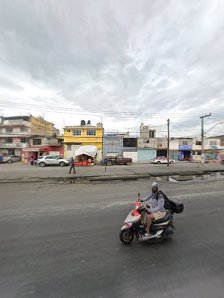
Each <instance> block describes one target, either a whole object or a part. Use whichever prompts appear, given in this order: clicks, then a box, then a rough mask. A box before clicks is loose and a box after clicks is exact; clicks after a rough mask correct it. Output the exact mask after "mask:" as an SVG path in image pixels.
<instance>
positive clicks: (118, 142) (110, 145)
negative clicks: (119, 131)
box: [103, 136, 123, 157]
mask: <svg viewBox="0 0 224 298" xmlns="http://www.w3.org/2000/svg"><path fill="white" fill-rule="evenodd" d="M122 151H123V138H122V137H119V136H105V137H104V138H103V156H104V157H105V156H108V155H113V156H114V155H119V154H122Z"/></svg>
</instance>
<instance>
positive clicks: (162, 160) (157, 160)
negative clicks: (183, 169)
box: [152, 156, 175, 164]
mask: <svg viewBox="0 0 224 298" xmlns="http://www.w3.org/2000/svg"><path fill="white" fill-rule="evenodd" d="M152 163H156V164H161V163H166V164H167V163H168V160H167V158H166V157H165V156H158V157H156V158H154V159H153V160H152ZM169 163H170V164H172V163H175V160H173V159H170V160H169Z"/></svg>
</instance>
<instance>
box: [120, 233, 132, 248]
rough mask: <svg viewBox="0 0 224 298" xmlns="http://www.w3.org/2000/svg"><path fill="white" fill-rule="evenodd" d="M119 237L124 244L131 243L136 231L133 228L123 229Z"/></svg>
mask: <svg viewBox="0 0 224 298" xmlns="http://www.w3.org/2000/svg"><path fill="white" fill-rule="evenodd" d="M119 238H120V240H121V242H122V243H123V244H125V245H126V244H130V243H131V242H132V241H133V239H134V232H133V231H132V230H131V229H124V230H121V231H120V234H119Z"/></svg>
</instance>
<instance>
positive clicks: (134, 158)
mask: <svg viewBox="0 0 224 298" xmlns="http://www.w3.org/2000/svg"><path fill="white" fill-rule="evenodd" d="M123 156H124V157H129V158H132V161H133V162H137V161H138V153H137V152H124V153H123Z"/></svg>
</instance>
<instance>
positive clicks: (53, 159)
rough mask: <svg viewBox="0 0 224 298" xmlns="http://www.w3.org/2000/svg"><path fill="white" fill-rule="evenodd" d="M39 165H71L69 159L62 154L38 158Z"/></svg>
mask: <svg viewBox="0 0 224 298" xmlns="http://www.w3.org/2000/svg"><path fill="white" fill-rule="evenodd" d="M37 165H39V166H40V167H46V166H60V167H64V166H68V165H69V161H68V160H67V159H64V158H63V157H61V156H55V155H45V156H41V157H39V158H38V160H37Z"/></svg>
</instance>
